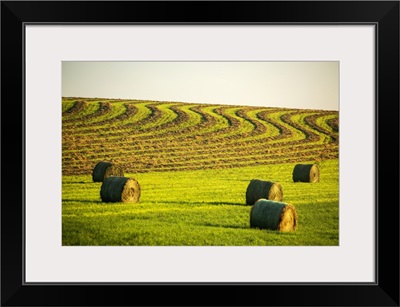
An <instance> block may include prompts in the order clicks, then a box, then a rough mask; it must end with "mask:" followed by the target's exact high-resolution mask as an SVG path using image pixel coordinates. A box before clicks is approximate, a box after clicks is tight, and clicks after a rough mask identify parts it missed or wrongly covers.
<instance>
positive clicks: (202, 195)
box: [62, 159, 339, 246]
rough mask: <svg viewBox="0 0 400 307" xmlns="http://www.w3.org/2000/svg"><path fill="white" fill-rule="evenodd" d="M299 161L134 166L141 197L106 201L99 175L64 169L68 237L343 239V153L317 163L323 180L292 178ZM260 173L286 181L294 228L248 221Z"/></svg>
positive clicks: (81, 240)
mask: <svg viewBox="0 0 400 307" xmlns="http://www.w3.org/2000/svg"><path fill="white" fill-rule="evenodd" d="M305 163H306V162H305ZM310 163H314V162H310ZM295 165H296V163H286V164H272V165H263V166H248V167H238V168H228V169H219V170H212V169H211V170H186V171H165V172H148V173H135V174H132V173H128V174H125V176H126V177H131V178H135V179H136V180H138V182H139V184H140V186H141V197H140V201H139V203H134V204H127V203H113V204H108V203H103V202H101V199H100V188H101V183H98V182H93V181H92V177H91V174H86V175H64V176H63V182H62V244H63V245H64V246H67V245H79V246H92V245H98V246H107V245H108V246H127V245H128V246H129V245H130V246H161V245H163V246H266V245H268V246H288V245H291V246H292V245H296V246H337V245H338V244H339V178H338V174H339V171H338V159H331V160H324V161H321V162H320V163H319V167H320V182H318V183H299V182H296V183H294V182H293V181H292V171H293V168H294V166H295ZM255 178H257V179H263V180H269V181H273V182H280V183H281V185H282V187H283V202H285V203H290V204H292V205H293V206H295V208H296V210H297V213H298V227H297V230H296V231H295V232H291V233H281V232H277V231H272V230H260V229H255V228H250V209H251V206H247V205H246V200H245V193H246V189H247V186H248V184H249V182H250V180H251V179H255Z"/></svg>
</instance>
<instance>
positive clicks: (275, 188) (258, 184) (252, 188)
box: [246, 179, 283, 206]
mask: <svg viewBox="0 0 400 307" xmlns="http://www.w3.org/2000/svg"><path fill="white" fill-rule="evenodd" d="M260 198H266V199H270V200H276V201H282V199H283V189H282V186H281V184H280V183H279V182H271V181H266V180H260V179H252V180H250V183H249V185H248V186H247V190H246V205H250V206H251V205H254V203H255V202H256V201H257V200H259V199H260Z"/></svg>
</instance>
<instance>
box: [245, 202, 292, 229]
mask: <svg viewBox="0 0 400 307" xmlns="http://www.w3.org/2000/svg"><path fill="white" fill-rule="evenodd" d="M297 223H298V216H297V211H296V208H295V207H294V206H293V205H291V204H287V203H283V202H278V201H273V200H268V199H259V200H258V201H256V202H255V203H254V205H253V207H252V208H251V210H250V227H251V228H260V229H270V230H278V231H281V232H288V231H295V230H296V228H297Z"/></svg>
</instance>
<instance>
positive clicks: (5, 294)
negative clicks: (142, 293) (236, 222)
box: [1, 1, 399, 306]
mask: <svg viewBox="0 0 400 307" xmlns="http://www.w3.org/2000/svg"><path fill="white" fill-rule="evenodd" d="M10 2H11V1H10ZM388 2H391V4H392V7H391V9H390V10H389V11H388V12H387V14H386V15H385V16H382V18H381V19H380V20H379V21H378V28H377V34H378V37H379V47H380V46H381V45H380V44H381V43H382V44H383V45H382V46H384V47H385V48H383V50H384V51H386V52H382V50H377V59H378V62H379V65H377V75H378V76H379V78H378V79H379V80H377V84H376V85H377V93H376V96H377V101H379V103H380V102H383V101H390V102H391V103H392V104H393V109H390V110H388V108H387V105H380V104H378V105H377V107H376V110H377V112H376V123H377V127H379V129H378V131H377V145H378V144H379V146H382V147H379V150H378V148H377V149H376V157H377V162H379V163H377V164H379V167H376V173H377V174H378V177H379V178H383V177H385V176H386V173H385V172H386V171H385V169H387V168H388V167H389V166H390V168H393V166H397V169H396V170H397V171H398V170H399V167H398V166H399V161H398V157H399V148H398V146H397V148H393V147H394V146H393V143H392V142H387V141H386V140H385V135H387V134H388V133H390V135H392V137H396V139H397V141H398V140H399V107H398V101H399V91H398V84H399V75H398V72H399V60H398V56H399V44H398V43H399V30H398V26H399V2H397V1H388ZM7 3H8V2H2V3H1V18H2V21H1V23H2V27H1V34H2V41H4V39H5V40H6V41H7V42H8V43H11V44H13V46H14V48H15V47H17V48H15V49H18V47H21V48H20V50H22V49H23V39H21V37H19V36H18V35H17V36H14V37H13V35H14V34H15V33H16V32H18V31H19V33H20V34H19V35H22V38H23V36H24V34H23V33H24V30H23V22H24V21H23V20H22V19H23V18H21V17H19V16H20V15H19V14H18V12H16V10H15V7H14V9H13V10H11V9H9V8H8V6H7ZM5 23H7V24H8V27H10V26H11V27H12V28H13V30H11V31H10V32H9V33H6V32H7V31H6V30H5V29H4V24H5ZM395 28H396V29H397V30H395ZM13 31H14V32H13ZM387 45H389V46H387ZM377 46H378V42H377ZM393 46H394V47H395V48H393ZM377 48H378V47H377ZM1 58H2V64H3V65H2V69H1V71H2V78H1V85H2V93H1V101H5V99H3V97H7V98H10V97H12V95H15V93H23V95H22V97H23V101H25V97H24V90H23V86H24V83H22V84H23V85H22V86H21V84H20V83H18V82H20V81H21V80H20V75H19V74H18V73H16V75H15V74H11V79H8V78H7V80H5V78H4V74H3V72H10V71H12V70H13V69H15V70H19V72H22V74H23V75H24V68H23V67H22V65H20V63H19V60H21V59H24V53H18V52H17V53H15V52H12V51H10V50H9V49H7V48H4V47H2V52H1ZM10 59H12V60H10ZM16 63H17V65H16ZM393 67H397V71H394V68H393ZM382 69H383V70H386V71H388V70H389V71H390V72H392V74H389V75H387V74H381V73H380V71H382ZM7 77H8V76H7ZM11 81H12V82H11ZM378 81H379V82H378ZM22 109H23V104H22V103H21V105H18V106H17V107H16V106H15V105H4V104H2V106H1V110H2V112H1V113H2V114H1V120H2V126H1V135H2V144H1V145H2V146H1V147H2V148H10V147H13V148H14V149H16V151H19V152H22V154H23V157H25V156H24V155H25V152H24V145H23V144H24V139H23V140H22V141H23V142H22V144H20V143H18V142H16V141H15V139H14V136H15V131H20V130H21V127H23V129H24V121H23V120H24V117H22V118H21V120H22V123H18V121H16V120H15V119H12V118H11V119H10V118H7V116H6V115H5V114H8V113H9V112H18V111H21V112H22V114H24V112H23V110H22ZM395 111H397V112H395ZM382 117H384V118H388V119H389V121H390V122H391V125H388V126H385V127H383V126H381V125H380V119H382ZM4 123H6V124H4ZM20 124H21V126H20ZM5 127H7V129H5ZM9 131H14V134H13V133H5V132H9ZM22 135H24V133H22ZM397 145H398V144H397ZM379 151H381V152H390V153H391V154H390V155H389V159H388V160H387V161H383V160H379V159H382V158H381V156H380V155H379ZM13 155H15V154H14V153H13V152H4V151H2V157H1V165H2V176H1V177H2V179H4V174H7V177H8V174H10V173H11V174H12V173H15V174H16V175H14V176H15V177H16V179H15V181H14V182H19V181H21V178H20V177H19V176H20V175H21V174H23V175H24V168H23V166H18V167H17V169H15V165H13V166H11V165H8V163H3V161H7V160H9V161H13V160H15V157H13ZM17 158H18V157H17ZM378 160H379V161H378ZM398 180H399V178H398V177H397V179H396V181H393V182H392V183H390V184H389V185H388V186H387V187H385V188H382V186H380V187H379V185H378V184H377V191H378V193H377V195H376V198H377V202H379V203H389V202H388V201H389V196H390V197H392V195H387V194H390V193H385V191H386V190H388V191H389V188H390V189H391V190H392V189H394V190H395V191H397V190H398V186H399V185H398V183H399V182H398ZM24 184H25V183H24V182H22V186H21V187H16V186H13V185H12V184H7V182H5V181H4V180H2V186H1V191H2V192H4V190H5V189H4V188H3V187H4V186H5V185H6V186H7V193H10V194H12V195H20V194H21V195H24V194H23V191H22V190H21V189H22V188H24ZM385 185H386V183H385ZM385 194H386V195H385ZM3 196H4V194H3V193H2V196H1V200H2V205H1V212H2V213H3V209H4V208H5V207H4V206H5V204H6V203H7V202H6V201H3ZM397 197H399V195H397ZM398 200H399V198H397V201H398ZM376 209H377V212H380V211H379V208H376ZM20 210H22V209H21V208H12V209H10V208H7V213H8V214H11V216H12V219H11V218H10V217H8V218H6V217H4V214H1V223H2V226H1V241H2V244H1V267H2V276H1V305H2V306H29V298H30V297H31V296H32V295H37V294H35V293H34V292H35V290H37V291H36V292H37V293H38V294H39V295H46V291H53V293H54V294H58V295H60V296H63V295H66V294H67V293H69V294H73V293H75V294H77V295H80V296H81V297H82V296H83V297H84V296H85V293H84V292H85V290H82V289H79V287H78V286H76V285H69V286H67V288H68V289H66V290H65V288H63V286H58V285H54V286H52V285H48V286H49V287H47V290H46V289H44V286H40V285H37V286H30V285H24V284H23V283H21V280H20V277H21V276H22V277H23V270H22V272H21V268H20V267H18V266H17V265H18V264H17V263H16V262H15V259H21V255H20V254H19V252H20V251H21V248H22V249H23V247H22V246H18V245H19V244H20V243H18V242H13V240H12V238H11V237H9V236H7V235H6V234H5V230H6V229H7V230H9V231H10V232H14V233H15V232H17V233H18V232H21V229H23V228H19V229H18V227H19V226H21V227H23V222H24V221H23V220H21V215H20V214H21V211H20ZM382 210H383V209H382ZM386 211H390V210H386ZM394 213H397V215H396V214H394ZM398 213H399V209H398V207H397V210H396V209H395V210H394V212H393V211H390V212H386V213H382V212H380V216H382V215H383V216H384V217H385V218H387V219H388V220H393V218H394V217H393V216H392V217H390V216H389V215H390V214H391V215H394V216H395V218H397V222H398V217H399V214H398ZM14 218H15V220H20V221H21V224H22V225H19V224H18V223H17V224H14V225H13V222H12V221H13V220H14ZM379 221H382V220H381V218H378V216H377V226H378V225H379V227H383V228H382V229H383V230H384V231H382V232H378V238H377V244H378V245H379V248H380V249H381V250H382V251H384V254H385V256H384V257H382V256H379V255H377V263H379V264H381V265H380V267H382V268H383V269H380V270H379V272H378V274H377V277H378V282H377V284H376V285H375V286H373V285H368V286H367V287H368V288H369V289H370V290H371V293H374V295H375V297H374V298H375V300H371V306H375V305H376V306H399V275H398V274H399V263H398V260H399V250H398V249H397V250H396V249H395V250H393V248H392V247H391V246H389V244H387V243H385V242H384V240H385V238H384V236H385V234H387V233H388V232H391V230H393V228H389V226H385V225H383V223H382V222H380V223H379ZM392 235H393V237H392V239H393V240H394V241H395V242H399V233H398V228H397V233H392ZM4 245H6V246H7V247H9V249H7V250H5V249H4ZM386 262H390V263H392V264H393V263H394V264H395V265H394V267H393V266H392V270H389V269H386V268H385V263H386ZM21 263H22V264H23V265H24V263H23V261H22V259H21ZM386 265H387V263H386ZM5 268H6V269H5ZM13 272H21V275H18V274H12V273H13ZM393 272H395V273H397V276H394V277H397V279H395V280H394V281H393ZM4 273H5V275H4ZM16 275H18V276H16ZM103 286H105V285H99V286H88V288H89V289H88V290H89V291H88V293H87V294H89V293H95V292H97V291H101V290H102V288H103ZM238 286H240V285H238ZM259 286H260V289H261V287H262V286H261V285H254V288H255V289H256V288H258V287H259ZM145 287H146V285H138V288H143V289H144V288H145ZM153 287H155V288H157V287H163V286H161V285H153ZM171 287H172V286H171ZM171 287H169V288H171ZM182 287H184V288H186V290H187V291H188V293H190V292H192V293H193V294H195V293H197V291H194V290H200V291H204V290H211V287H213V286H212V285H199V284H194V285H182ZM224 287H225V286H224V285H222V286H219V287H218V289H220V290H221V291H222V290H223V289H225V290H223V291H222V292H221V293H228V292H229V291H232V289H228V288H224ZM230 287H233V288H235V287H236V286H230ZM271 287H272V288H274V287H275V286H274V285H272V286H271ZM300 287H303V286H302V285H300ZM333 287H334V288H336V289H343V290H345V287H344V286H340V285H333ZM49 288H50V289H51V290H50V289H49ZM288 288H291V286H288ZM317 288H318V289H319V290H321V291H322V293H324V294H329V293H330V292H329V291H328V292H327V291H326V289H325V290H324V288H325V286H323V285H321V286H317ZM347 288H351V289H352V290H354V294H357V295H365V294H366V293H365V292H366V291H365V288H366V287H362V286H357V285H355V286H350V287H347ZM129 291H132V290H131V288H130V287H129V285H122V286H121V287H120V290H119V291H118V290H117V291H116V292H117V293H120V294H121V295H124V296H125V295H127V294H128V293H129ZM347 291H349V289H348V290H347ZM180 292H181V290H178V291H176V293H174V291H172V292H171V293H174V294H178V295H179V293H180ZM334 292H335V291H334ZM336 293H338V292H337V291H336ZM331 294H332V293H331ZM354 294H353V295H354ZM87 299H88V298H87ZM106 301H107V300H106ZM334 301H335V302H337V303H340V302H339V301H336V300H335V299H334V300H333V301H332V302H334ZM42 302H43V303H46V302H47V303H49V301H45V300H44V301H42ZM82 302H88V303H89V301H86V300H85V299H83V300H82V301H81V302H80V303H79V304H78V305H82ZM111 304H112V303H111ZM88 306H89V305H88ZM250 306H251V304H250Z"/></svg>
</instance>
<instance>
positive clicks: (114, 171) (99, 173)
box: [92, 161, 124, 182]
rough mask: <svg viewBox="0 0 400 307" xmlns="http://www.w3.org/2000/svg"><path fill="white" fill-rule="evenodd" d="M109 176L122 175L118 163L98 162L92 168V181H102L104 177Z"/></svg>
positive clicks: (122, 172)
mask: <svg viewBox="0 0 400 307" xmlns="http://www.w3.org/2000/svg"><path fill="white" fill-rule="evenodd" d="M110 176H119V177H123V176H124V171H123V169H122V167H121V166H120V165H116V164H114V163H111V162H104V161H102V162H99V163H97V164H96V166H95V167H94V169H93V173H92V179H93V182H103V181H104V179H105V178H107V177H110Z"/></svg>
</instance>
